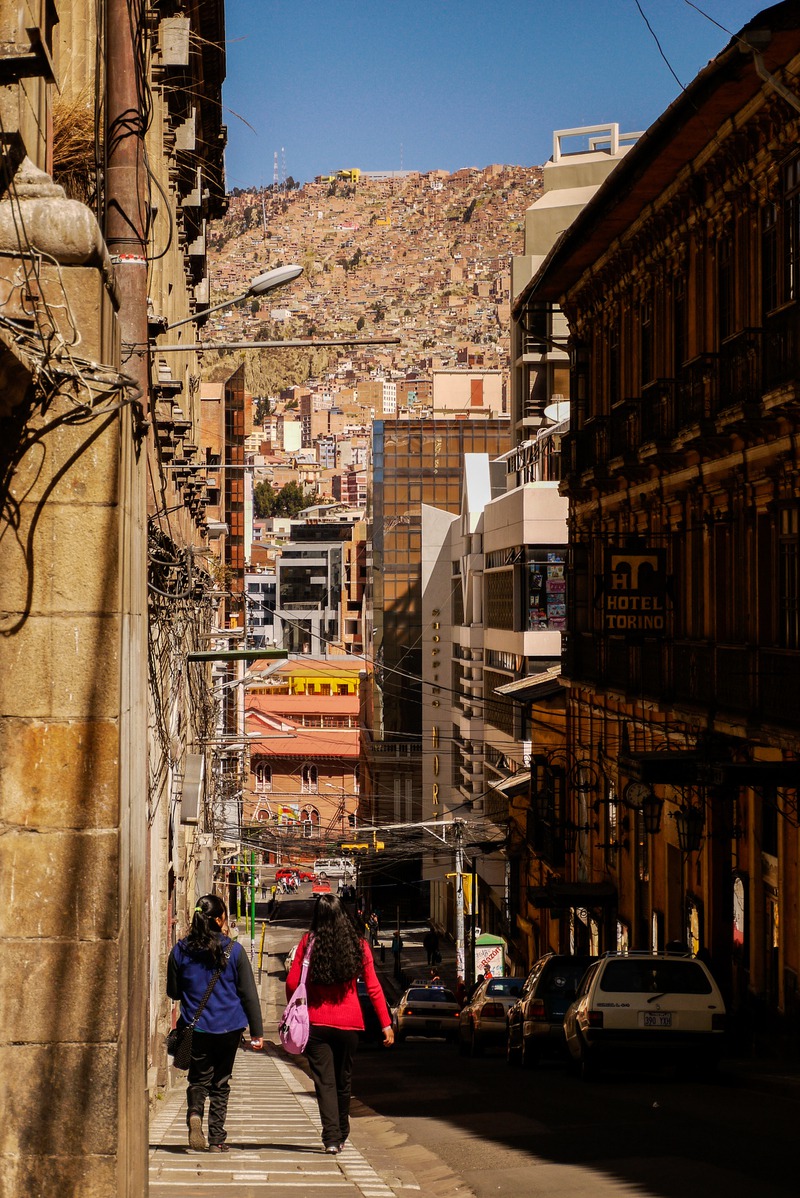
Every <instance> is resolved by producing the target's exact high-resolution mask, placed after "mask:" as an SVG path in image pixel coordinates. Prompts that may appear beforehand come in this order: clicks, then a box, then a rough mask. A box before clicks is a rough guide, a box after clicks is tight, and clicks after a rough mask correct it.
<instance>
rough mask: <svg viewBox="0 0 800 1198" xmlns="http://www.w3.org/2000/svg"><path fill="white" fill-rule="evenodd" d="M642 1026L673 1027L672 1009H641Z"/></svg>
mask: <svg viewBox="0 0 800 1198" xmlns="http://www.w3.org/2000/svg"><path fill="white" fill-rule="evenodd" d="M639 1019H640V1021H641V1026H642V1027H672V1012H671V1011H640V1012H639Z"/></svg>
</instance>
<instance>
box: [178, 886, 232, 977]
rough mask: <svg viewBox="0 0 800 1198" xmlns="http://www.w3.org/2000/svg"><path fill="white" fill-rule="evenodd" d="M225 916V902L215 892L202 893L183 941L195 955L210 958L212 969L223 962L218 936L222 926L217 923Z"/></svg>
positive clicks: (220, 933)
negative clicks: (187, 933)
mask: <svg viewBox="0 0 800 1198" xmlns="http://www.w3.org/2000/svg"><path fill="white" fill-rule="evenodd" d="M224 917H225V904H224V903H223V901H222V899H221V898H218V897H217V895H216V894H204V895H203V897H202V898H199V899H198V900H197V903H196V904H195V908H194V915H193V916H192V926H191V927H190V929H189V935H188V936H187V937H186V940H185V941H184V943H185V945H186V947H187V949H188V950H189V951H190V952H191V953H193V954H195V955H196V956H207V957H210V958H211V964H212V966H213V968H214V969H219V968H220V966H224V964H225V953H224V951H223V948H222V942H221V940H220V937H221V935H222V928H221V927H220V926H219V924H218V923H217V920H218V919H220V918H223V919H224Z"/></svg>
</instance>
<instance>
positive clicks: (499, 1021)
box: [458, 978, 523, 1057]
mask: <svg viewBox="0 0 800 1198" xmlns="http://www.w3.org/2000/svg"><path fill="white" fill-rule="evenodd" d="M522 986H523V979H522V978H484V979H483V980H482V981H481V982H479V983H478V985H477V986H476V987H475V989H474V990H473V991H472V994H471V996H470V999H469V1002H468V1003H467V1005H466V1006H465V1007H464V1008H463V1009H462V1011H461V1019H460V1020H459V1025H458V1036H459V1040H458V1047H459V1051H460V1052H462V1053H470V1054H471V1055H472V1056H474V1057H476V1056H479V1055H480V1054H481V1053H482V1052H483V1050H484V1048H485V1047H486V1045H487V1044H489V1043H499V1042H501V1041H502V1042H503V1043H505V1039H506V1015H507V1013H508V1009H509V1007H511V1006H512V1005H513V1004H514V1003H515V1002H516V1001H517V999H518V998H519V996H520V994H521V993H522Z"/></svg>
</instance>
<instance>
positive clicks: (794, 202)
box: [783, 157, 800, 303]
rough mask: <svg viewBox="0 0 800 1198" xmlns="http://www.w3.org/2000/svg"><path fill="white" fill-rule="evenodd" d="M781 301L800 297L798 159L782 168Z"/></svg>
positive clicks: (799, 172) (799, 169) (799, 163)
mask: <svg viewBox="0 0 800 1198" xmlns="http://www.w3.org/2000/svg"><path fill="white" fill-rule="evenodd" d="M783 194H784V200H783V220H784V227H783V299H784V301H785V302H787V303H788V302H789V301H790V300H796V299H798V297H800V157H798V158H794V159H793V160H792V161H791V162H788V163H787V164H786V166H785V167H784V168H783Z"/></svg>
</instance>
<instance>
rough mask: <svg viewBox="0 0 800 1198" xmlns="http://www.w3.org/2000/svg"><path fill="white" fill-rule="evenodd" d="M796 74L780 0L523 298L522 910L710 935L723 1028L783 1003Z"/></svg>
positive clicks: (796, 840)
mask: <svg viewBox="0 0 800 1198" xmlns="http://www.w3.org/2000/svg"><path fill="white" fill-rule="evenodd" d="M799 68H800V22H799V21H798V14H797V8H796V6H795V5H792V4H788V3H787V4H778V5H775V6H773V7H772V8H770V9H768V10H765V12H764V13H763V14H760V16H758V17H756V18H754V20H753V21H752V22H751V23H750V25H748V26H747V27H746V28H745V29H744V30H742V31H741V32H740V33H739V35H738V36H737V38H735V39H734V40H733V41H732V42H731V43H730V45H728V46H727V47H726V49H725V50H723V51H722V52H721V53H720V54H719V55H718V56H717V57H716V58H715V59H714V60H712V62H711V63H709V65H708V66H707V67H706V68H705V69H704V70H703V71H702V72H701V73H700V75H699V76H698V77H697V78H696V79H695V80H694V82H693V83H692V84H691V85H690V86H689V88H688V89H687V90H686V91H685V92H684V93H683V94H682V95H681V96H680V97H679V99H678V100H676V101H675V103H674V104H673V105H672V106H671V107H670V108H669V109H668V110H667V111H666V112H665V113H664V114H663V116H662V117H661V118H659V120H658V121H657V122H656V124H655V125H654V126H653V127H652V128H651V129H649V130H648V131H647V133H646V134H645V135H643V136H642V138H641V139H640V140H639V141H638V143H637V144H636V145H635V146H634V147H633V148H632V149H631V150H630V152H629V153H628V155H627V156H626V157H625V159H624V161H623V162H622V163H620V165H619V166H618V167H617V169H616V171H615V172H614V174H613V175H612V176H611V177H610V178H609V179H608V181H607V182H606V184H605V185H604V186H603V187H602V188H601V190H600V191H599V192H598V193H597V195H596V196H595V198H594V200H592V201H591V202H590V203H589V204H588V206H587V207H586V208H585V209H584V211H583V212H582V213H581V214H580V215H579V216H578V217H577V218H576V220H575V222H574V223H573V225H572V227H571V228H570V230H569V231H568V233H567V234H566V236H565V237H564V238H563V239H562V241H561V242H560V243H559V244H558V245H557V246H556V247H555V249H554V251H553V252H552V254H551V255H550V257H549V259H548V260H547V261H546V262H545V264H544V266H543V267H542V269H541V270H540V271H539V273H538V274H537V275H536V276H535V277H534V279H533V280H532V282H531V283H530V285H529V286H528V288H527V289H526V291H525V292H524V293H523V296H522V297H521V300H520V301H519V303H520V305H525V304H533V303H538V304H555V303H558V304H560V305H561V307H562V309H563V312H564V313H565V315H566V318H567V321H568V324H569V332H570V351H571V363H572V377H571V404H572V407H571V428H570V432H569V434H568V436H567V437H565V439H564V443H563V447H562V452H563V454H564V462H563V468H564V482H563V484H562V489H563V493H564V494H566V495H567V496H568V497H569V503H570V517H569V518H570V535H569V539H570V555H571V562H570V570H569V573H568V633H567V643H566V648H565V654H564V662H563V674H564V677H565V679H566V680H567V685H568V702H567V745H566V759H565V762H564V768H557V767H556V764H555V763H554V762H548V761H546V760H545V761H544V762H543V767H542V770H541V773H540V774H539V775H537V776H536V777H535V778H534V782H533V787H532V794H533V803H534V808H535V811H534V822H536V821H538V824H539V825H540V826H543V825H547V826H548V827H549V829H550V830H551V832H552V836H551V838H550V840H549V842H548V844H547V846H546V850H545V851H544V854H543V855H544V859H545V862H546V863H547V864H548V866H549V875H550V876H549V879H548V883H549V884H548V885H545V886H544V887H543V888H542V893H541V895H540V896H539V899H540V903H541V905H542V907H543V908H544V907H545V906H547V907H549V908H551V909H553V908H557V909H558V914H559V918H560V921H561V933H560V937H561V946H562V947H564V948H566V947H568V946H570V945H572V946H576V947H577V948H586V947H589V948H592V949H594V950H595V951H597V950H601V949H609V948H611V949H613V948H615V947H636V948H648V947H652V948H658V949H663V948H664V946H665V944H667V943H669V942H675V941H679V942H685V943H686V944H687V945H688V947H689V948H690V949H691V950H692V951H700V950H703V951H705V952H707V953H708V954H709V955H710V958H711V961H712V963H713V968H714V970H715V972H716V974H717V976H718V978H719V980H720V983H721V984H722V986H723V989H724V991H725V993H726V996H727V999H728V1002H729V1004H730V1007H731V1009H732V1011H733V1014H734V1025H735V1026H737V1027H739V1028H740V1029H741V1030H742V1031H746V1030H750V1029H752V1028H756V1027H757V1028H766V1027H768V1026H770V1024H771V1023H772V1024H774V1025H775V1026H778V1027H786V1028H788V1029H795V1030H796V1027H797V1017H798V1014H800V1008H799V1007H798V995H797V985H798V975H799V974H800V924H799V923H798V916H797V887H798V857H799V855H800V814H799V813H798V799H797V796H798V786H800V767H798V754H799V753H800V690H798V678H799V677H800V673H799V672H798V667H799V666H800V625H799V624H798V595H800V575H799V574H798V570H799V569H800V552H799V550H798V537H799V536H800V515H799V514H798V513H799V511H800V509H799V508H798V500H799V497H798V489H797V479H798V470H797V466H798V461H797V429H798V420H799V419H800V408H798V383H799V380H800V350H799V346H800V340H799V337H798V335H799V333H800V323H799V322H798V313H800V285H798V273H797V262H798V257H797V255H798V245H800V156H799V155H798V152H797V144H798V129H799V128H800V99H799V98H798V95H797V91H796V84H795V81H796V78H797V72H798V69H799ZM556 783H557V785H556ZM548 789H549V790H550V792H551V794H555V795H556V800H555V801H554V803H553V802H551V803H550V805H549V806H548V803H547V799H546V795H545V791H546V790H548ZM564 883H566V884H567V885H566V888H565V887H564ZM581 886H585V887H596V888H602V889H597V891H596V894H594V896H593V895H592V891H591V890H588V891H586V892H585V893H584V897H583V898H581V897H580V894H581V891H580V887H581ZM570 887H571V888H572V889H570ZM570 895H572V896H573V897H570ZM754 1016H758V1018H754Z"/></svg>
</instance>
